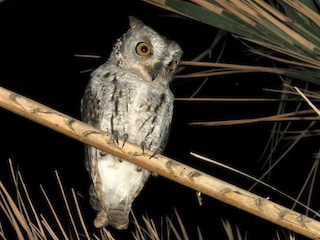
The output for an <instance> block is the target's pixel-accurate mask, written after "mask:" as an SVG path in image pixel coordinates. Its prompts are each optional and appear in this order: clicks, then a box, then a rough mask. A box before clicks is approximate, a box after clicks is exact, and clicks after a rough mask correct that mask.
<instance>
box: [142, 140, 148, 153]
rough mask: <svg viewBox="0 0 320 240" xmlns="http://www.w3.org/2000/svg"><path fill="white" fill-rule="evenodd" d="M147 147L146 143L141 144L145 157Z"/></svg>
mask: <svg viewBox="0 0 320 240" xmlns="http://www.w3.org/2000/svg"><path fill="white" fill-rule="evenodd" d="M146 147H147V145H146V143H145V142H141V149H142V155H143V156H144V150H145V149H146Z"/></svg>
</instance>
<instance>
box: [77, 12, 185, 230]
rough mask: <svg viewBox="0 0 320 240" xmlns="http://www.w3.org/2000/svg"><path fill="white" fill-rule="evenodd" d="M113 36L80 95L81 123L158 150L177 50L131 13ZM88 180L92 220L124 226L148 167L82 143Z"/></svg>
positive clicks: (164, 129) (167, 119) (168, 120)
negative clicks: (123, 30)
mask: <svg viewBox="0 0 320 240" xmlns="http://www.w3.org/2000/svg"><path fill="white" fill-rule="evenodd" d="M129 22H130V28H129V30H128V31H127V32H126V33H125V34H124V35H123V36H122V37H121V38H119V39H118V40H117V42H116V44H115V45H114V47H113V50H112V52H111V54H110V57H109V59H108V61H107V62H106V63H104V64H103V65H101V66H100V67H98V68H97V69H96V70H95V71H93V72H92V74H91V79H90V81H89V83H88V85H87V87H86V89H85V93H84V95H83V98H82V104H81V113H82V119H83V121H84V122H87V123H88V124H91V125H93V126H94V127H97V128H99V129H101V130H103V131H106V132H108V133H110V134H112V135H113V136H114V137H115V138H117V137H122V138H125V139H126V140H127V141H129V142H132V143H135V144H138V145H141V146H142V148H143V149H149V150H151V151H159V149H160V151H161V149H163V147H164V146H165V144H166V142H167V139H168V135H169V130H170V124H171V120H172V111H173V101H174V96H173V94H172V92H171V90H170V88H169V84H170V81H171V80H172V77H173V74H174V72H175V69H176V67H177V65H178V64H179V61H180V57H181V55H182V51H181V49H180V47H179V45H178V44H177V43H175V42H173V41H170V40H167V39H166V38H164V37H163V36H160V35H159V34H158V33H157V32H155V31H154V30H153V29H151V28H150V27H148V26H146V25H144V24H143V23H142V22H141V21H140V20H138V19H137V18H135V17H130V18H129ZM85 154H86V166H87V170H88V172H89V174H90V176H91V179H92V185H91V187H90V190H89V193H90V203H91V205H92V207H93V208H94V209H95V210H96V211H97V212H98V214H97V216H96V218H95V221H94V225H95V226H96V227H97V228H99V227H104V226H107V225H111V226H113V227H115V228H117V229H126V228H127V227H128V222H129V213H130V210H131V206H132V202H133V201H134V199H135V198H136V197H137V195H138V194H139V192H140V191H141V189H142V188H143V186H144V185H145V183H146V181H147V179H148V177H149V176H150V172H149V171H148V170H145V169H141V168H140V167H138V166H136V165H134V164H132V163H130V162H127V161H124V160H122V159H119V158H118V157H115V156H113V155H110V154H107V153H106V152H103V151H100V150H98V149H96V148H94V147H90V146H86V151H85Z"/></svg>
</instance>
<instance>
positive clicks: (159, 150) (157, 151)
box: [149, 147, 161, 159]
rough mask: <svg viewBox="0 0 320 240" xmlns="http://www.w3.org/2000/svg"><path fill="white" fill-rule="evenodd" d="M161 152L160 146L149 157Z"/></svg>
mask: <svg viewBox="0 0 320 240" xmlns="http://www.w3.org/2000/svg"><path fill="white" fill-rule="evenodd" d="M159 153H161V148H160V147H159V148H157V150H155V151H154V152H153V154H152V155H151V156H150V157H149V159H151V158H153V157H155V156H156V155H157V154H159Z"/></svg>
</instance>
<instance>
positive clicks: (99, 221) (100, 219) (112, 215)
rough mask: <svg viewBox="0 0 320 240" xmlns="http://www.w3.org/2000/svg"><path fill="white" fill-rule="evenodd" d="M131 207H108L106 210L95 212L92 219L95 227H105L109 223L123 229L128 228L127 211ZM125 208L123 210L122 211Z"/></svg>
mask: <svg viewBox="0 0 320 240" xmlns="http://www.w3.org/2000/svg"><path fill="white" fill-rule="evenodd" d="M128 209H131V208H126V209H109V210H108V212H106V211H104V210H102V211H100V212H99V213H98V214H97V217H96V219H95V220H94V226H95V227H96V228H101V227H105V226H107V225H111V226H112V227H114V228H116V229H118V230H123V229H127V228H128V224H129V213H130V212H129V211H126V210H128ZM124 210H125V211H124Z"/></svg>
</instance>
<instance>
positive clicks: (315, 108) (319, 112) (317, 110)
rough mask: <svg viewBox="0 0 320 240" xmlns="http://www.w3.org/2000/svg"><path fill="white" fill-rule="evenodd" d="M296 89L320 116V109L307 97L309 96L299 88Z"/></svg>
mask: <svg viewBox="0 0 320 240" xmlns="http://www.w3.org/2000/svg"><path fill="white" fill-rule="evenodd" d="M294 89H295V90H296V91H297V92H298V93H299V94H300V95H301V97H303V99H304V100H305V101H306V102H307V103H308V104H309V106H310V107H311V108H312V109H313V110H314V111H315V112H316V113H317V114H318V115H319V116H320V111H319V109H318V108H317V107H316V106H315V105H314V104H313V103H312V102H311V101H310V100H309V99H308V98H307V96H306V95H304V94H303V92H301V90H300V89H299V88H297V87H294Z"/></svg>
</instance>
